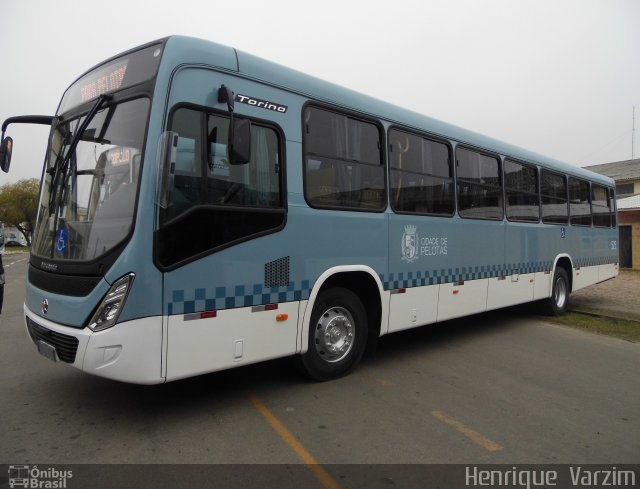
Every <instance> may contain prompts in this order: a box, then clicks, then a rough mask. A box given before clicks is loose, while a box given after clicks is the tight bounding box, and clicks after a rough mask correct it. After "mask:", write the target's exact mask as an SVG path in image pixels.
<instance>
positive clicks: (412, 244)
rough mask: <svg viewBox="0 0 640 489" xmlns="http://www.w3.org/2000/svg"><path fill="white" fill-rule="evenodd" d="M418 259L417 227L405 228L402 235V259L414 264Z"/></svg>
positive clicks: (409, 226)
mask: <svg viewBox="0 0 640 489" xmlns="http://www.w3.org/2000/svg"><path fill="white" fill-rule="evenodd" d="M417 258H418V234H417V228H416V226H411V225H408V226H405V227H404V234H403V235H402V259H403V260H404V261H406V262H407V263H413V262H414V261H415V260H416V259H417Z"/></svg>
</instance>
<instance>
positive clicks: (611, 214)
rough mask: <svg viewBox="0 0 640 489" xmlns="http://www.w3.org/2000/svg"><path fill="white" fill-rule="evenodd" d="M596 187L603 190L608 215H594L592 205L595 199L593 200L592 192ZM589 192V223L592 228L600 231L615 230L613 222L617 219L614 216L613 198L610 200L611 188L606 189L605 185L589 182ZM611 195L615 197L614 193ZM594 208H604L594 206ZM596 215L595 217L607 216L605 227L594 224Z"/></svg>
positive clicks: (603, 213)
mask: <svg viewBox="0 0 640 489" xmlns="http://www.w3.org/2000/svg"><path fill="white" fill-rule="evenodd" d="M596 187H599V188H601V189H603V190H604V192H605V194H606V203H607V209H609V212H608V213H606V212H601V213H596V212H594V211H593V209H594V205H593V203H594V201H595V199H594V198H593V192H594V189H595V188H596ZM590 190H591V192H590V198H591V222H592V224H593V227H594V228H600V229H609V228H615V227H616V224H617V223H616V222H615V221H617V219H616V217H615V215H616V214H615V205H616V203H615V198H612V195H611V190H612V188H611V187H608V186H606V185H603V184H600V183H595V182H591V189H590ZM613 195H614V197H615V193H614V194H613ZM596 207H599V208H604V206H596ZM596 215H597V216H605V215H608V216H609V224H608V225H607V226H602V225H599V224H596Z"/></svg>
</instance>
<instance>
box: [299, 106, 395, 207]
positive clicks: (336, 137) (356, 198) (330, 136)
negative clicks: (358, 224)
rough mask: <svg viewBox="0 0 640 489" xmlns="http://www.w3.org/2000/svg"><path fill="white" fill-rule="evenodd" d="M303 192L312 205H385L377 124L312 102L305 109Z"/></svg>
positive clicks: (382, 167)
mask: <svg viewBox="0 0 640 489" xmlns="http://www.w3.org/2000/svg"><path fill="white" fill-rule="evenodd" d="M303 146H304V152H305V158H304V165H305V180H304V181H305V189H304V192H305V197H306V199H307V202H308V203H309V204H310V205H311V206H313V207H319V208H333V209H356V210H370V211H380V210H382V209H384V207H385V205H386V194H385V178H384V166H383V164H382V153H381V136H380V129H379V127H378V126H377V125H376V124H374V123H372V122H368V121H364V120H360V119H356V118H353V117H349V116H347V115H343V114H340V113H337V112H332V111H329V110H325V109H320V108H317V107H308V108H307V109H306V110H305V118H304V128H303Z"/></svg>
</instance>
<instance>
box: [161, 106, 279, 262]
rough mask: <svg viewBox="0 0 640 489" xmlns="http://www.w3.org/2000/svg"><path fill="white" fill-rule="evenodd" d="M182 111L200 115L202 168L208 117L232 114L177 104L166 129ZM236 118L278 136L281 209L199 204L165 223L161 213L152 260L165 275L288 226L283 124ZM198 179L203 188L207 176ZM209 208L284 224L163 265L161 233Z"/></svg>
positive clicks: (172, 127) (265, 120)
mask: <svg viewBox="0 0 640 489" xmlns="http://www.w3.org/2000/svg"><path fill="white" fill-rule="evenodd" d="M180 109H187V110H192V111H195V112H199V117H200V127H199V137H200V139H201V140H200V144H199V146H200V147H199V148H198V150H199V151H200V153H201V155H202V158H201V161H200V165H206V164H207V163H206V161H205V160H206V156H207V155H208V144H209V143H208V134H207V132H208V120H209V116H210V115H214V116H218V117H223V118H226V119H230V117H229V113H228V112H226V111H223V110H218V109H215V108H212V107H208V106H204V105H199V104H193V103H188V102H180V103H177V104H175V105H174V106H173V107H171V109H170V110H169V113H168V117H167V125H166V129H165V130H167V131H171V130H173V129H174V127H175V126H174V116H175V113H176V112H177V111H178V110H180ZM234 118H242V119H248V120H250V121H251V124H252V125H256V126H260V127H265V128H268V129H271V130H273V131H274V133H275V134H276V138H277V143H278V157H279V170H280V206H279V207H257V206H256V207H251V206H237V205H221V204H213V203H203V202H198V203H196V204H194V205H192V206H191V207H190V208H189V209H187V210H185V211H184V212H182V213H180V214H178V215H176V216H172V217H170V218H169V219H167V220H166V221H164V222H162V219H161V213H160V212H158V213H157V217H156V223H155V227H154V241H153V242H154V245H153V248H154V251H153V260H154V264H155V265H156V267H157V268H158V269H159V270H161V271H163V272H164V271H167V272H168V271H172V270H175V269H177V268H180V267H182V266H184V265H187V264H189V263H191V262H193V261H196V260H198V259H201V258H203V257H205V256H209V255H212V254H215V253H217V252H219V251H222V250H224V249H227V248H230V247H232V246H236V245H238V244H240V243H243V242H246V241H251V240H254V239H257V238H260V237H263V236H267V235H269V234H274V233H277V232H280V231H282V230H283V229H284V228H285V227H286V225H287V219H288V192H287V159H286V158H287V155H286V138H285V134H284V131H283V130H282V128H281V127H280V125H278V124H277V123H276V122H274V121H273V120H269V119H261V118H257V117H249V116H244V115H238V114H237V113H234ZM247 164H250V163H247ZM199 178H200V179H202V180H203V183H201V186H203V185H204V179H206V178H208V177H207V176H206V175H201V176H200V177H199ZM206 209H211V210H215V209H220V210H224V211H230V212H236V213H241V212H245V213H247V212H250V213H252V214H262V215H264V214H271V215H282V222H281V223H280V224H279V225H278V226H274V227H272V228H268V229H264V230H260V231H257V232H255V233H252V234H247V235H245V236H241V237H239V238H236V239H233V240H230V241H228V242H224V243H222V244H219V245H217V246H213V247H209V248H207V249H205V250H203V251H200V252H198V253H194V254H193V255H190V256H187V257H186V258H183V259H179V260H177V261H175V262H173V263H170V264H163V263H162V261H161V257H160V239H161V234H162V231H163V230H164V229H165V228H166V227H168V226H172V225H174V224H176V223H178V222H179V221H180V220H181V219H185V218H189V216H190V215H193V214H196V213H198V212H201V211H202V210H206Z"/></svg>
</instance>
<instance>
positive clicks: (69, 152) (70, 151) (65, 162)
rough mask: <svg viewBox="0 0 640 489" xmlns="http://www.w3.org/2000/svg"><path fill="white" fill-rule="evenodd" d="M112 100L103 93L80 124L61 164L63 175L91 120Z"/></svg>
mask: <svg viewBox="0 0 640 489" xmlns="http://www.w3.org/2000/svg"><path fill="white" fill-rule="evenodd" d="M111 98H112V96H111V95H108V94H106V93H103V94H102V95H100V96H99V97H98V100H96V103H95V104H93V107H91V110H89V112H88V113H87V115H86V116H85V118H84V121H82V124H80V127H79V128H78V130H77V131H76V133H75V134H74V135H73V138H72V139H71V143H70V144H69V149H68V150H67V153H66V154H65V155H64V159H63V160H62V161H61V162H60V164H61V165H62V172H63V173H65V172H66V171H67V167H68V166H69V161H71V155H72V154H73V152H74V151H75V150H76V146H78V143H79V142H80V138H81V137H82V135H83V134H84V131H85V130H86V129H87V127H89V124H90V123H91V120H92V119H93V118H94V117H95V115H96V114H97V113H98V111H99V110H100V108H101V107H102V104H103V103H104V102H106V101H107V100H111Z"/></svg>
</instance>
